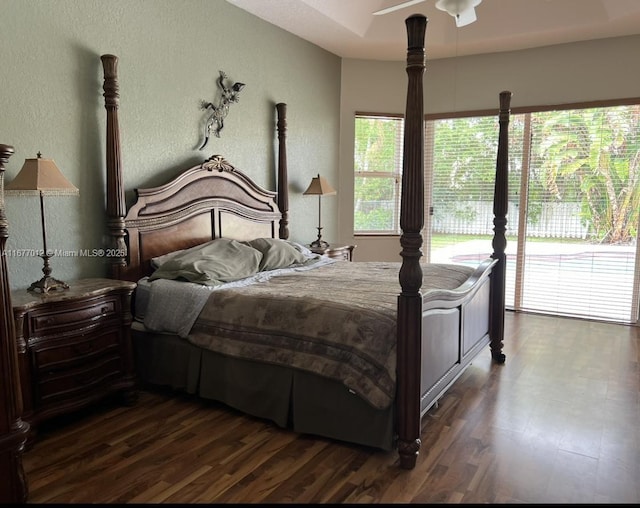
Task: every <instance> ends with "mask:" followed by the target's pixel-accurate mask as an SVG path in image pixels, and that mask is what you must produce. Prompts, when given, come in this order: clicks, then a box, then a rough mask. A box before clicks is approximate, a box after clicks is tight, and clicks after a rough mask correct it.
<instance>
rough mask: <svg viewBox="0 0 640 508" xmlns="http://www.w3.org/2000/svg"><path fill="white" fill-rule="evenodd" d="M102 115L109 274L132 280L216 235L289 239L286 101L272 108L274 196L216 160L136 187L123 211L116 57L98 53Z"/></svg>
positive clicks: (237, 237) (242, 174) (236, 237)
mask: <svg viewBox="0 0 640 508" xmlns="http://www.w3.org/2000/svg"><path fill="white" fill-rule="evenodd" d="M101 59H102V63H103V68H104V86H103V89H104V98H105V108H106V110H107V150H106V153H107V226H108V229H109V235H110V238H111V241H110V245H109V246H108V248H107V254H108V257H109V259H110V260H111V273H110V275H111V277H113V278H116V279H124V280H131V281H137V280H138V279H140V278H141V277H143V276H144V275H148V274H149V273H150V271H151V265H150V261H151V258H153V257H156V256H160V255H162V254H166V253H168V252H173V251H175V250H178V249H184V248H187V247H192V246H194V245H198V244H200V243H203V242H206V241H209V240H212V239H214V238H220V237H222V236H224V237H226V238H234V239H239V240H246V239H251V238H258V237H272V238H276V237H277V238H282V239H287V238H289V229H288V224H289V221H288V208H289V201H288V195H287V155H286V104H284V103H279V104H276V113H277V123H276V126H277V132H278V168H277V169H278V175H277V185H278V191H277V192H273V191H269V190H266V189H263V188H261V187H260V186H259V185H257V184H256V183H255V182H253V181H252V180H251V179H250V178H249V177H248V176H247V175H245V174H244V173H242V172H241V171H239V170H238V169H236V168H235V167H233V165H232V164H230V163H229V162H228V161H226V160H225V159H224V158H223V157H222V156H220V155H214V156H213V157H211V158H209V159H207V160H206V161H204V162H203V163H202V164H199V165H197V166H194V167H191V168H189V169H187V170H185V171H184V172H182V173H181V174H180V175H178V176H177V177H176V178H174V179H173V180H172V181H170V182H169V183H167V184H165V185H162V186H160V187H154V188H148V189H136V195H137V200H136V202H135V203H134V204H133V206H132V207H131V208H130V209H129V211H128V212H126V206H125V199H124V195H125V192H124V186H123V179H122V164H121V159H120V133H119V125H118V106H119V93H118V92H119V89H118V78H117V63H118V58H117V57H116V56H114V55H102V57H101Z"/></svg>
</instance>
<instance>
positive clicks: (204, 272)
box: [149, 238, 262, 286]
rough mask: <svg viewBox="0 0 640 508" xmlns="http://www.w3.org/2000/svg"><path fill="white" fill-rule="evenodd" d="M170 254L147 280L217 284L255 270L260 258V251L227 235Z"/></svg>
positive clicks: (250, 273)
mask: <svg viewBox="0 0 640 508" xmlns="http://www.w3.org/2000/svg"><path fill="white" fill-rule="evenodd" d="M173 254H174V255H173V256H172V257H170V259H169V260H168V261H165V262H164V263H162V265H160V267H159V268H158V269H157V270H156V271H155V272H153V273H152V274H151V276H150V277H149V280H156V279H183V280H187V281H189V282H196V283H198V284H203V285H206V286H219V285H220V284H223V283H225V282H232V281H234V280H239V279H244V278H245V277H249V276H251V275H254V274H256V273H258V271H259V270H260V261H261V260H262V254H261V253H260V252H259V251H257V250H256V249H254V248H253V247H250V246H248V245H245V244H243V243H242V242H239V241H237V240H230V239H227V238H217V239H215V240H212V241H210V242H207V243H204V244H202V245H196V246H195V247H191V248H190V249H185V250H184V251H180V252H176V253H173Z"/></svg>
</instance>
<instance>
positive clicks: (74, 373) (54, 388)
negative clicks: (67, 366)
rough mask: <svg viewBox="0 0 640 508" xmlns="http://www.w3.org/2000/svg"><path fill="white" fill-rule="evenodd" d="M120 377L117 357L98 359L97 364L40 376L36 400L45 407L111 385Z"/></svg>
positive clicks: (120, 367) (120, 372) (119, 361)
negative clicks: (59, 400)
mask: <svg viewBox="0 0 640 508" xmlns="http://www.w3.org/2000/svg"><path fill="white" fill-rule="evenodd" d="M121 375H122V366H121V360H120V358H119V357H117V356H111V357H106V358H100V360H99V361H97V362H93V363H90V364H87V365H84V366H82V367H78V368H76V369H72V370H68V371H63V372H62V373H51V374H42V375H41V377H40V380H39V382H38V386H37V389H36V392H37V399H38V402H39V403H40V404H42V405H43V406H46V405H47V404H49V403H52V402H54V401H56V400H58V399H65V400H66V399H69V398H73V397H76V396H81V395H84V394H85V393H87V392H91V391H94V390H96V388H99V387H100V386H101V385H106V384H108V383H111V382H112V381H113V380H115V379H118V378H119V377H120V376H121Z"/></svg>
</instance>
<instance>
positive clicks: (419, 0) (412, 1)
mask: <svg viewBox="0 0 640 508" xmlns="http://www.w3.org/2000/svg"><path fill="white" fill-rule="evenodd" d="M424 1H425V0H408V1H407V2H402V3H400V4H398V5H394V6H393V7H387V8H386V9H380V10H379V11H376V12H374V13H373V15H374V16H380V15H381V14H389V13H390V12H394V11H399V10H400V9H404V8H405V7H409V6H411V5H416V4H419V3H422V2H424Z"/></svg>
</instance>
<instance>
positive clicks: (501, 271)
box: [489, 91, 511, 363]
mask: <svg viewBox="0 0 640 508" xmlns="http://www.w3.org/2000/svg"><path fill="white" fill-rule="evenodd" d="M510 105H511V92H508V91H504V92H500V112H499V124H500V130H499V135H498V157H497V162H496V183H495V189H494V195H493V224H494V228H493V231H494V235H493V242H492V245H493V254H492V255H491V257H492V258H493V259H497V260H498V263H497V264H496V266H495V267H494V268H493V270H492V271H491V279H492V280H491V296H490V299H491V305H490V306H491V315H490V325H489V334H490V337H491V346H490V347H491V357H492V358H493V359H494V361H496V362H498V363H504V362H505V359H506V357H505V355H504V353H503V352H502V346H503V343H502V341H503V339H504V306H505V279H506V272H507V256H506V254H505V249H506V247H507V238H506V236H505V233H506V230H507V210H508V200H509V117H510Z"/></svg>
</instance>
